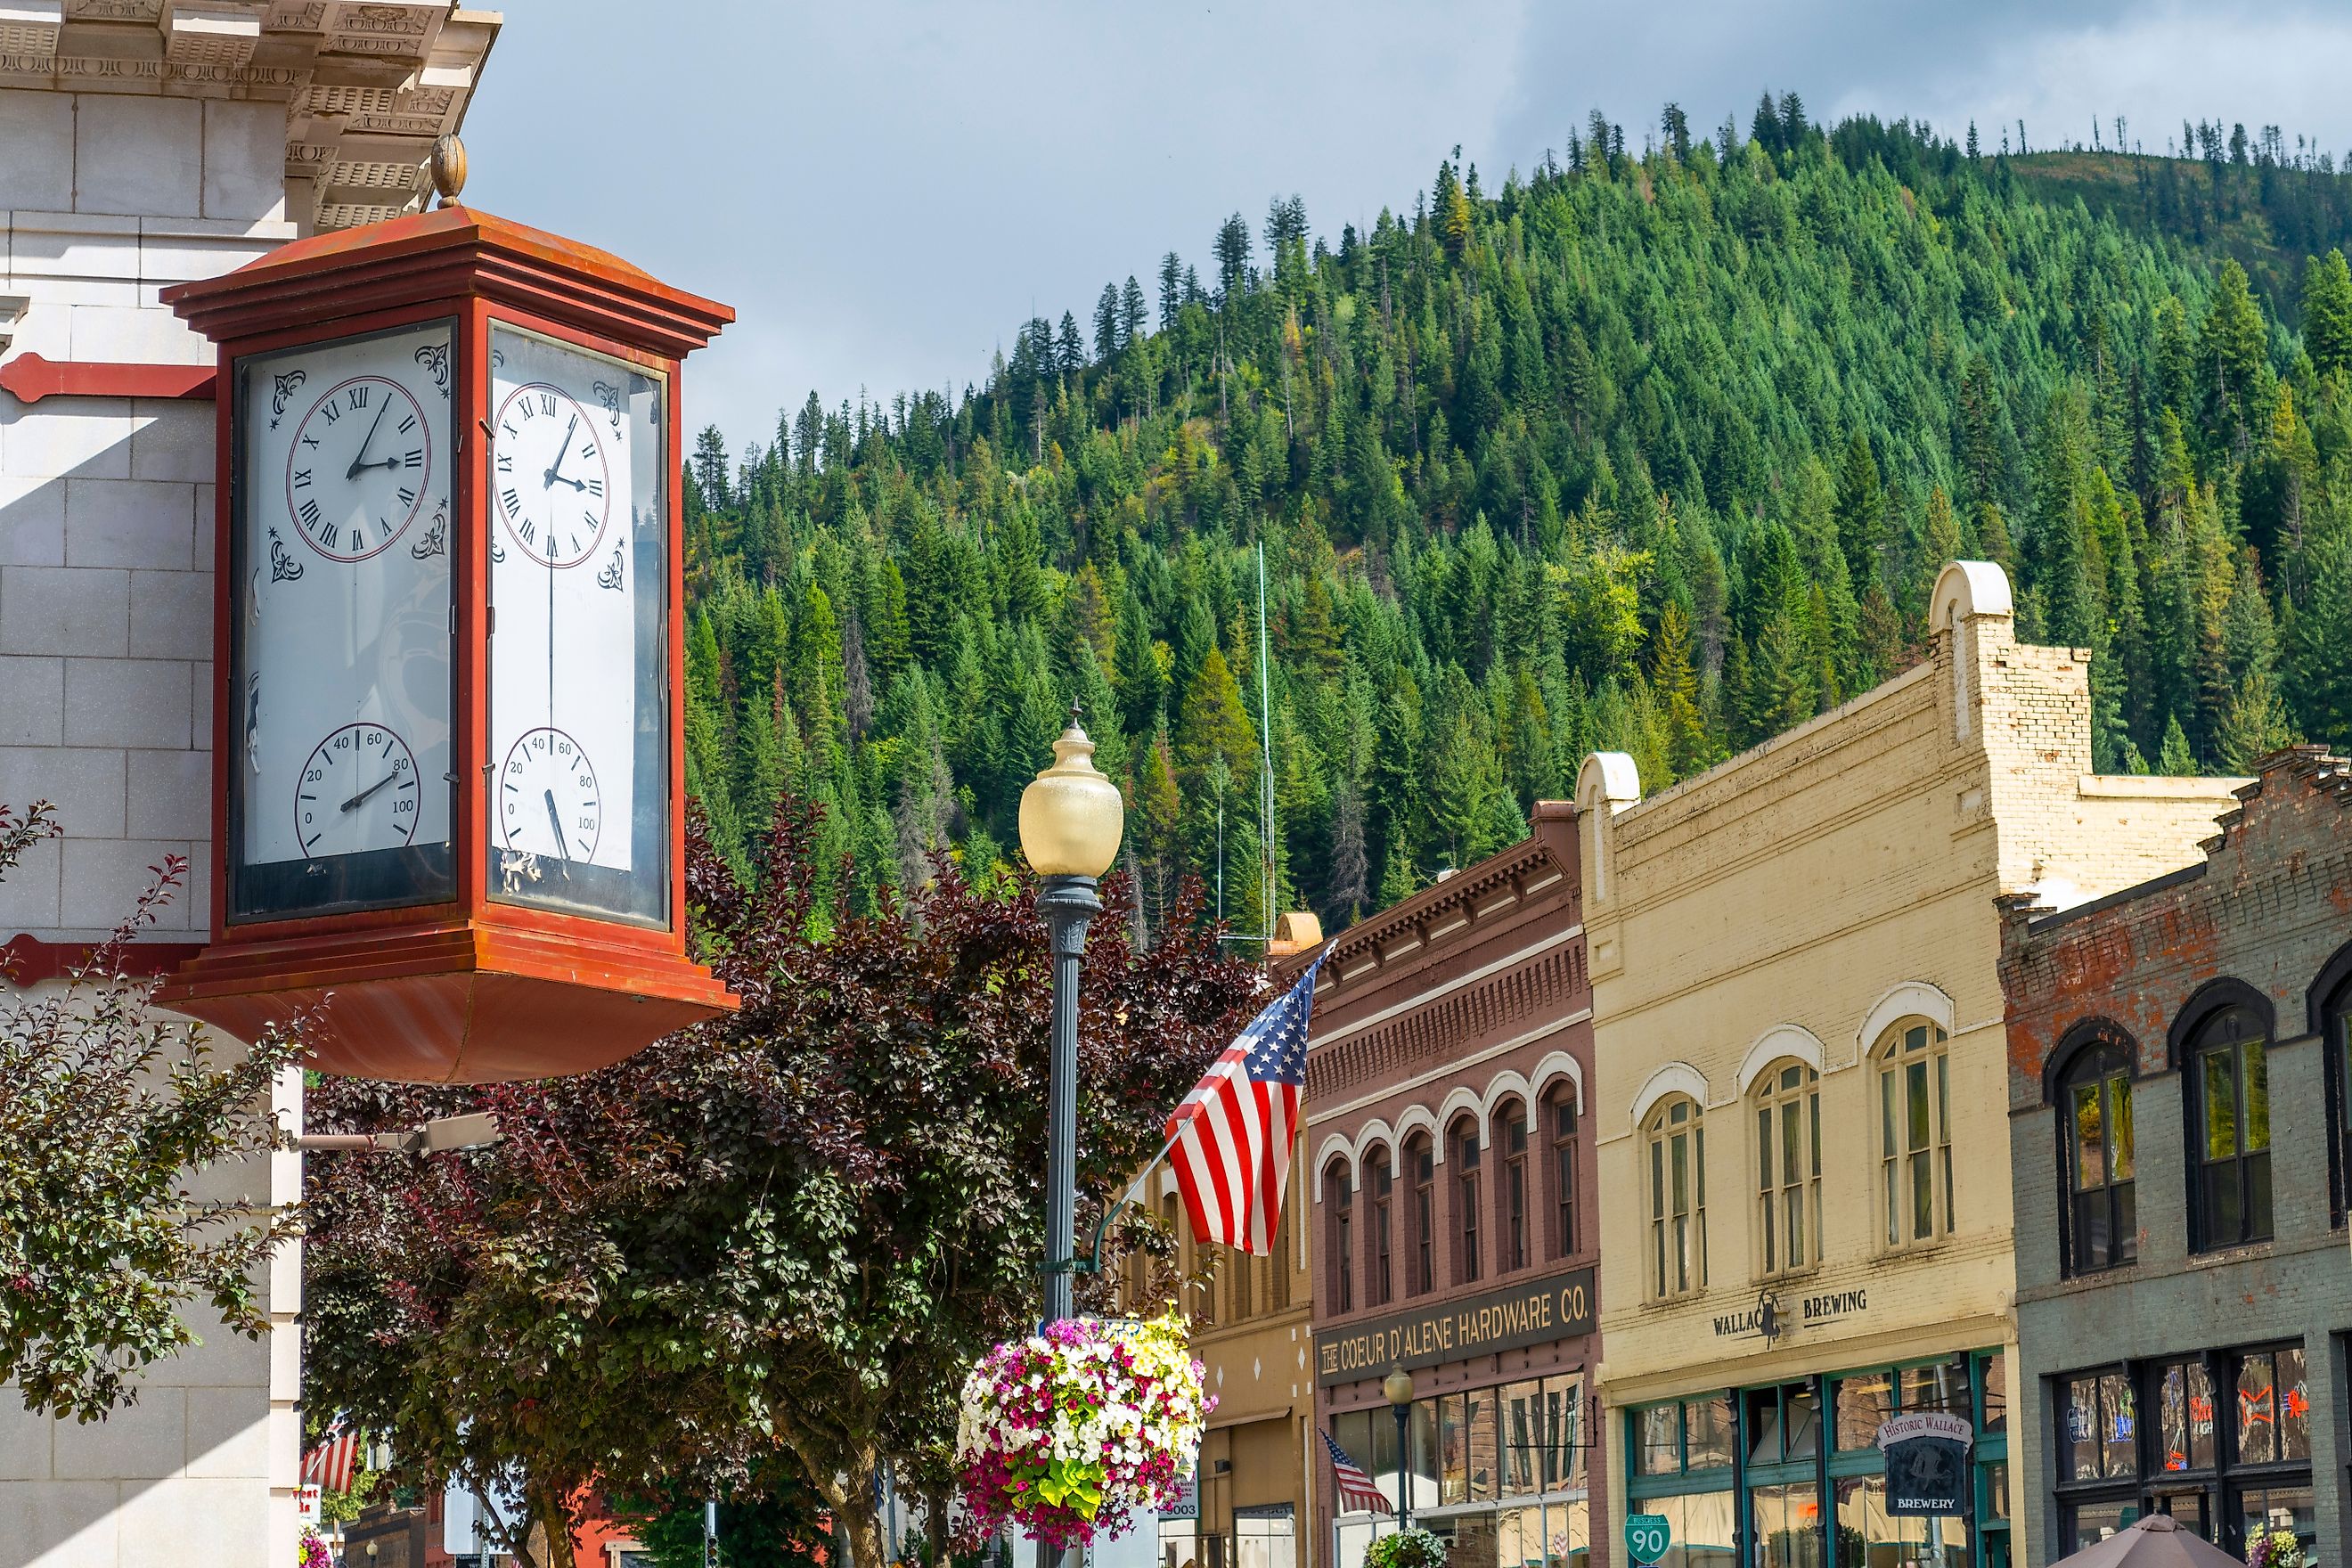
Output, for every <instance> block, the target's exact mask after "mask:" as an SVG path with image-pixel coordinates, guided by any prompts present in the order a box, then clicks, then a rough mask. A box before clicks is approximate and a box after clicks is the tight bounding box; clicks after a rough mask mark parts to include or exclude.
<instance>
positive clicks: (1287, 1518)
mask: <svg viewBox="0 0 2352 1568" xmlns="http://www.w3.org/2000/svg"><path fill="white" fill-rule="evenodd" d="M1297 1563H1298V1529H1297V1521H1295V1520H1294V1519H1293V1518H1292V1517H1291V1510H1290V1505H1289V1504H1288V1503H1276V1504H1274V1505H1272V1506H1270V1507H1264V1508H1237V1509H1235V1510H1234V1568H1297Z"/></svg>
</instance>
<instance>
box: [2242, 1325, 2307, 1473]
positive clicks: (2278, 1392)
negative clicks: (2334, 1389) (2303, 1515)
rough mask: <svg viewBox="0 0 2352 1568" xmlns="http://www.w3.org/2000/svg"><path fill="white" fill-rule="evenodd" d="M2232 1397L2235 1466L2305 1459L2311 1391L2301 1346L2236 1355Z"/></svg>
mask: <svg viewBox="0 0 2352 1568" xmlns="http://www.w3.org/2000/svg"><path fill="white" fill-rule="evenodd" d="M2237 1396H2238V1409H2237V1415H2238V1461H2239V1462H2240V1463H2241V1464H2247V1465H2264V1464H2274V1463H2285V1462H2292V1461H2308V1460H2309V1459H2310V1458H2311V1395H2310V1391H2309V1390H2308V1389H2307V1388H2306V1387H2305V1384H2304V1364H2303V1349H2302V1347H2301V1346H2299V1345H2296V1346H2290V1347H2288V1348H2286V1349H2284V1350H2276V1351H2254V1352H2249V1353H2247V1354H2245V1355H2242V1356H2240V1357H2239V1358H2238V1378H2237Z"/></svg>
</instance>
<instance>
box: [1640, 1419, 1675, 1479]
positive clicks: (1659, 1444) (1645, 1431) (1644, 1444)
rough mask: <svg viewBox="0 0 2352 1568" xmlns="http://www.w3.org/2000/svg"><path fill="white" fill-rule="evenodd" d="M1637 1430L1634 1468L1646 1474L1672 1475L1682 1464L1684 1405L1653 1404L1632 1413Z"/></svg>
mask: <svg viewBox="0 0 2352 1568" xmlns="http://www.w3.org/2000/svg"><path fill="white" fill-rule="evenodd" d="M1633 1420H1634V1424H1635V1427H1636V1429H1637V1430H1638V1431H1639V1433H1640V1443H1641V1447H1640V1448H1639V1449H1638V1450H1637V1455H1636V1458H1635V1462H1634V1468H1635V1469H1636V1470H1638V1471H1639V1472H1640V1473H1641V1474H1643V1475H1645V1476H1671V1475H1677V1474H1679V1473H1681V1470H1682V1468H1683V1407H1682V1406H1681V1405H1651V1406H1650V1407H1649V1408H1647V1409H1645V1410H1638V1411H1635V1412H1634V1414H1633Z"/></svg>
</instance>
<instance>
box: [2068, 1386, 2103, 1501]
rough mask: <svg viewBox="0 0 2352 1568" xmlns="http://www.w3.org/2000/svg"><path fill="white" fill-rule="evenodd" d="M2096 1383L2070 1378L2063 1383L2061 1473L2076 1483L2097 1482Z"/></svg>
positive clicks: (2097, 1418) (2097, 1431) (2097, 1413)
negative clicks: (2064, 1389) (2063, 1448)
mask: <svg viewBox="0 0 2352 1568" xmlns="http://www.w3.org/2000/svg"><path fill="white" fill-rule="evenodd" d="M2099 1455H2100V1446H2099V1380H2098V1379H2097V1378H2095V1377H2076V1378H2070V1379H2068V1380H2067V1383H2066V1450H2065V1453H2064V1454H2063V1456H2062V1457H2061V1465H2062V1473H2063V1474H2065V1475H2067V1476H2071V1477H2072V1478H2073V1479H2075V1480H2078V1481H2095V1480H2097V1479H2099Z"/></svg>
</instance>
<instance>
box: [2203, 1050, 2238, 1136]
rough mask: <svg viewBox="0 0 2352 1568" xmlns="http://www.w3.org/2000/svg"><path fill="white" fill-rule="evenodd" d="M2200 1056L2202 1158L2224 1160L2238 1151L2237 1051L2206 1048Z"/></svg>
mask: <svg viewBox="0 0 2352 1568" xmlns="http://www.w3.org/2000/svg"><path fill="white" fill-rule="evenodd" d="M2202 1060H2203V1063H2204V1097H2203V1099H2204V1104H2203V1107H2202V1109H2203V1110H2204V1113H2205V1158H2206V1159H2208V1160H2226V1159H2228V1158H2230V1157H2231V1155H2233V1154H2235V1153H2236V1152H2238V1084H2237V1073H2236V1071H2235V1070H2234V1069H2235V1068H2236V1066H2237V1062H2236V1053H2235V1052H2232V1051H2228V1050H2220V1051H2208V1052H2206V1053H2205V1056H2204V1058H2202Z"/></svg>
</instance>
